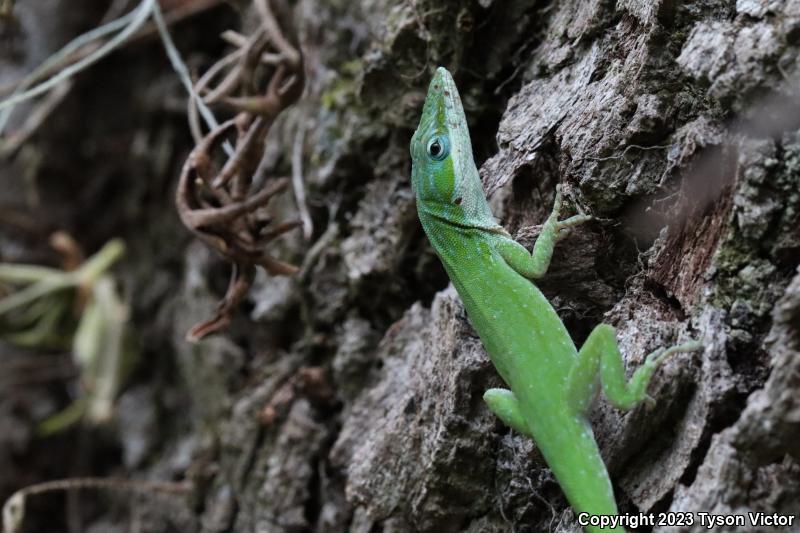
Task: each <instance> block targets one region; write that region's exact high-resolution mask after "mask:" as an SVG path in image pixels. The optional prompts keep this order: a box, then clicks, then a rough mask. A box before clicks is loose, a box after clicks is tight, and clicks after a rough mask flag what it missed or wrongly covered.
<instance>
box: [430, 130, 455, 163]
mask: <svg viewBox="0 0 800 533" xmlns="http://www.w3.org/2000/svg"><path fill="white" fill-rule="evenodd" d="M427 150H428V155H429V156H430V157H431V159H433V160H434V161H441V160H443V159H444V158H445V157H447V156H448V154H449V153H450V141H449V140H448V139H447V136H445V135H437V136H435V137H433V138H431V140H430V141H428V149H427Z"/></svg>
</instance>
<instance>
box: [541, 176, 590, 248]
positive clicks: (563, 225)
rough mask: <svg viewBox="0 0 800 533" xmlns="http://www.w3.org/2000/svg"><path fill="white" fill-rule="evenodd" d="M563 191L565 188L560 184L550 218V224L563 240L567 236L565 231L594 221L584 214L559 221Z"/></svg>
mask: <svg viewBox="0 0 800 533" xmlns="http://www.w3.org/2000/svg"><path fill="white" fill-rule="evenodd" d="M562 190H563V187H562V185H561V184H560V183H559V184H558V185H556V197H555V200H553V211H552V212H551V213H550V217H549V219H548V222H549V223H550V224H552V227H553V230H554V231H555V234H556V238H557V239H561V238H563V237H565V236H566V232H565V231H564V230H567V229H569V228H571V227H573V226H577V225H579V224H583V223H584V222H588V221H590V220H592V217H591V216H590V215H584V214H580V215H574V216H571V217H569V218H567V219H564V220H558V216H559V214H560V213H561V206H562V204H563V194H562Z"/></svg>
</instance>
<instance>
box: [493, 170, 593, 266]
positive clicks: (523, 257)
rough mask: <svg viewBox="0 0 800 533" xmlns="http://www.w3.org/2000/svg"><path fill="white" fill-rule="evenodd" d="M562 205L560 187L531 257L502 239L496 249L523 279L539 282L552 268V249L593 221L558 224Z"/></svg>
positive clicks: (578, 218)
mask: <svg viewBox="0 0 800 533" xmlns="http://www.w3.org/2000/svg"><path fill="white" fill-rule="evenodd" d="M561 204H562V199H561V185H560V184H559V185H556V198H555V201H554V202H553V211H552V212H551V213H550V216H549V217H547V220H546V221H545V223H544V225H543V226H542V232H541V233H540V234H539V237H538V238H537V239H536V243H535V244H534V245H533V252H532V253H528V250H527V249H526V248H525V247H524V246H522V245H521V244H520V243H518V242H516V241H514V240H511V239H509V238H504V239H502V240H501V241H500V242H499V244H498V245H497V251H498V252H499V253H500V255H501V256H502V257H503V259H504V260H505V261H506V263H508V265H509V266H510V267H511V268H513V269H514V270H515V271H516V272H518V273H519V274H520V275H522V276H525V277H526V278H528V279H538V278H541V277H542V276H544V275H545V273H546V272H547V269H548V268H549V267H550V260H551V259H552V258H553V249H554V248H555V245H556V243H557V242H558V241H560V240H561V239H563V238H564V237H565V236H566V230H567V229H569V228H571V227H572V226H577V225H578V224H583V223H584V222H587V221H589V220H591V219H592V217H591V216H589V215H575V216H572V217H569V218H567V219H565V220H559V219H558V216H559V214H560V212H561Z"/></svg>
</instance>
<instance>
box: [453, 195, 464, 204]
mask: <svg viewBox="0 0 800 533" xmlns="http://www.w3.org/2000/svg"><path fill="white" fill-rule="evenodd" d="M461 200H462V199H461V197H460V196H459V197H458V198H456V199H455V200H453V203H454V204H456V205H461Z"/></svg>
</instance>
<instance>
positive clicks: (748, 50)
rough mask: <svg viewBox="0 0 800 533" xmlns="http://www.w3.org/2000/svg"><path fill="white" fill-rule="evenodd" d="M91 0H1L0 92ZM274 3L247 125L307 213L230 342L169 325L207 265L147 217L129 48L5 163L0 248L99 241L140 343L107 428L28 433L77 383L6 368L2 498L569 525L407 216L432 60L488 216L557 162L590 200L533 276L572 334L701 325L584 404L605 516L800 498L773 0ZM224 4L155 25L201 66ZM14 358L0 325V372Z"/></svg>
mask: <svg viewBox="0 0 800 533" xmlns="http://www.w3.org/2000/svg"><path fill="white" fill-rule="evenodd" d="M243 4H246V3H244V2H243ZM90 7H91V9H90ZM90 7H87V8H86V10H85V11H83V12H82V13H79V14H76V13H75V12H74V11H73V10H71V9H70V7H69V6H68V5H66V4H64V3H59V2H46V1H44V0H42V1H39V2H34V1H30V2H19V5H18V6H17V8H16V12H17V14H18V20H19V23H18V24H17V25H13V26H12V25H5V26H2V30H0V43H2V44H0V84H2V83H4V82H7V81H8V80H11V79H14V78H15V77H17V76H19V75H20V72H23V71H25V70H26V69H30V68H32V66H33V65H35V64H37V63H38V62H39V61H41V60H42V58H43V57H46V55H47V54H48V53H50V52H52V51H53V50H54V49H55V48H56V47H57V46H58V45H59V44H60V43H63V42H65V41H66V40H67V39H68V38H69V36H71V35H74V34H75V33H76V32H78V31H80V29H85V28H90V27H93V25H95V24H96V23H97V21H98V18H99V16H100V14H101V13H102V11H103V9H104V8H105V3H104V2H99V1H98V2H93V3H92V6H90ZM293 8H294V16H295V22H296V24H297V26H298V28H299V31H300V35H301V38H302V46H303V50H304V53H305V60H306V69H307V72H308V80H309V82H308V89H307V93H306V96H305V98H304V99H303V101H302V102H301V104H300V105H298V106H296V107H295V108H294V109H292V110H291V111H290V112H288V113H286V114H284V115H283V116H282V117H281V119H280V123H279V124H278V125H276V127H275V128H274V130H273V132H271V135H270V138H269V139H268V144H267V151H268V158H267V168H268V170H269V172H270V173H271V174H274V175H286V174H288V172H289V168H290V154H291V150H292V147H293V142H295V141H294V139H295V137H296V136H295V131H296V128H297V124H298V123H300V122H301V121H302V122H304V123H305V127H306V131H307V134H306V136H305V139H304V145H303V146H304V156H305V164H304V171H305V172H304V178H305V184H306V188H307V192H308V194H309V205H310V208H311V210H312V215H313V218H314V222H315V232H314V236H313V238H312V240H311V242H305V241H303V239H302V237H301V236H300V235H299V233H298V234H296V235H295V234H292V235H290V236H289V237H288V238H284V239H283V240H282V241H281V243H280V250H281V252H280V254H277V255H280V257H282V258H284V259H286V260H290V261H295V262H296V263H298V264H302V270H301V272H300V273H299V274H298V275H296V276H294V277H293V278H291V279H286V278H267V277H265V276H264V277H261V278H259V280H258V281H257V283H256V287H255V289H254V290H253V291H252V293H251V296H250V302H249V304H248V305H246V306H243V308H242V309H241V312H240V314H239V316H238V317H237V318H236V320H235V321H234V324H233V326H232V327H231V329H230V331H229V332H228V333H227V334H225V335H220V336H216V337H213V338H210V339H207V340H205V341H202V342H200V343H199V344H196V345H190V344H187V343H186V342H185V341H184V340H183V337H184V334H185V332H186V330H187V329H188V328H189V327H190V326H191V325H193V324H194V323H196V322H197V321H198V320H200V319H203V318H206V317H207V316H208V315H209V314H210V313H211V312H212V310H213V306H214V302H215V301H216V300H217V299H218V297H219V296H220V294H222V293H223V292H224V290H225V286H224V283H225V280H226V278H227V272H226V270H225V267H224V265H223V263H222V262H221V261H220V260H219V259H218V258H217V257H215V256H214V255H212V254H211V252H209V251H208V250H207V249H206V248H204V247H203V245H202V244H200V243H198V242H194V241H192V239H191V237H190V236H189V234H188V232H187V231H185V229H183V228H182V227H181V226H180V224H179V222H178V219H177V217H176V215H175V213H174V211H173V207H172V202H171V198H172V193H173V188H174V184H175V179H176V176H177V173H178V169H179V167H180V165H181V164H182V162H183V158H185V156H186V154H187V153H188V150H189V149H190V140H189V136H188V134H187V130H186V127H185V122H184V120H185V117H184V115H183V111H182V110H183V99H184V95H183V93H182V89H181V87H180V85H179V83H178V82H177V81H176V79H175V77H174V75H173V74H172V73H171V71H170V70H169V68H168V63H167V61H166V60H165V58H164V56H163V53H162V51H161V49H160V47H159V45H158V43H157V42H156V41H152V40H151V41H147V42H139V43H137V44H134V45H131V46H130V47H128V48H126V49H125V50H123V51H121V52H118V53H117V54H115V55H114V56H112V57H111V58H109V59H108V60H106V61H104V62H103V63H102V64H100V65H98V66H97V67H96V68H95V69H93V70H91V71H89V72H87V73H85V74H83V75H81V76H80V77H79V78H78V80H77V81H76V84H75V87H74V88H73V89H72V91H71V93H70V95H69V96H68V97H67V98H66V99H65V101H64V102H63V103H62V105H61V106H60V107H59V108H58V109H57V110H56V111H55V112H54V114H53V115H52V116H51V117H50V119H49V121H48V122H47V123H46V124H45V125H44V126H43V127H42V128H41V129H40V130H39V132H38V133H37V135H36V136H35V137H34V138H32V139H31V141H30V142H29V143H28V144H26V145H25V146H24V147H23V148H22V149H21V150H20V151H18V152H17V153H16V154H15V156H14V157H13V158H9V159H7V160H5V161H3V162H2V163H0V182H1V183H3V186H2V187H1V188H0V189H2V190H1V192H0V209H2V210H4V212H5V213H7V215H6V216H4V217H3V222H2V223H3V226H2V233H0V238H1V239H2V241H0V242H2V249H0V253H1V254H2V257H1V258H0V259H2V260H3V261H22V260H24V261H29V262H30V261H36V262H42V263H48V262H53V261H54V258H53V255H52V253H51V252H49V251H48V250H47V247H46V245H45V244H44V241H43V236H45V235H46V234H47V233H48V232H49V231H51V230H53V229H68V230H69V231H70V232H71V233H72V234H73V235H75V236H76V238H77V239H78V240H79V241H80V242H81V244H82V245H84V246H85V247H86V248H87V249H89V250H92V249H95V248H97V247H98V246H99V245H101V244H102V243H103V242H105V241H106V240H108V239H109V238H111V237H115V236H121V237H123V238H124V239H125V240H126V241H127V243H128V245H129V250H130V251H129V253H128V255H127V257H126V259H125V260H124V262H123V263H122V264H121V265H120V267H119V269H118V271H119V273H120V278H121V280H122V281H123V283H124V286H125V292H126V294H127V295H128V300H129V302H130V305H131V306H132V313H133V314H132V317H133V324H134V327H135V328H136V331H137V338H138V344H139V349H140V352H141V354H142V355H141V361H140V364H139V367H138V370H137V371H136V373H135V374H134V376H133V377H132V378H131V380H130V381H129V385H128V387H127V388H126V390H125V391H124V393H123V394H122V396H121V398H120V401H119V405H118V408H117V417H116V421H115V423H114V424H112V425H111V426H109V427H100V428H91V427H84V428H75V429H73V430H71V431H68V432H66V433H64V434H61V435H59V436H57V437H53V438H49V439H45V440H42V439H39V438H37V437H36V436H35V434H34V433H33V430H32V428H33V427H34V424H35V422H36V421H37V420H41V419H42V418H43V417H45V416H47V415H48V414H52V413H53V412H55V411H56V410H57V409H58V408H60V407H63V406H64V405H65V404H66V401H67V399H68V397H69V395H70V394H73V393H74V384H72V385H71V384H70V382H68V381H67V382H65V381H57V382H49V383H45V384H42V383H33V384H31V383H27V382H23V378H24V376H20V377H18V378H15V379H16V380H15V379H10V380H3V381H2V382H0V387H2V388H0V472H3V475H2V476H0V497H5V496H7V495H8V494H10V493H11V492H13V490H15V489H17V488H19V487H21V486H24V485H26V484H29V483H32V482H35V481H40V480H44V479H50V478H55V477H65V476H70V475H89V474H91V475H100V476H102V475H112V474H114V475H118V476H119V475H123V476H129V477H142V478H148V479H161V480H167V479H184V478H186V479H190V480H192V481H193V482H194V483H195V487H196V489H195V490H194V491H193V493H192V495H191V497H190V498H188V499H187V501H172V500H170V501H162V500H157V499H152V498H144V499H136V500H134V499H131V498H124V497H123V498H115V497H114V496H109V495H101V496H96V495H82V496H81V498H80V504H81V505H80V508H79V509H78V510H77V511H75V507H73V512H72V515H73V517H72V519H71V522H72V523H73V524H74V523H76V520H77V519H76V518H75V515H77V516H79V517H80V519H81V521H82V523H83V524H84V527H85V528H86V530H89V531H107V530H109V528H111V527H117V528H121V527H123V526H125V527H133V526H132V525H131V524H137V525H138V526H139V527H140V528H141V529H139V530H140V531H170V530H176V529H177V530H183V531H189V530H197V531H205V532H222V531H266V532H294V531H319V532H326V531H346V530H349V531H353V532H364V533H366V532H370V531H383V532H387V533H389V532H398V533H399V532H406V531H439V532H441V531H467V532H475V533H477V532H490V531H498V532H499V531H562V532H567V531H579V528H578V526H577V525H576V521H575V517H574V516H573V513H572V512H571V511H570V510H569V508H568V506H567V504H566V501H565V499H564V497H563V495H562V494H561V492H560V490H559V488H558V485H557V484H556V482H555V480H554V478H553V476H552V474H551V473H550V471H549V470H548V469H547V467H546V465H545V464H544V463H543V460H542V459H541V457H540V456H539V454H538V453H537V451H536V446H535V445H534V444H533V443H532V442H530V441H529V440H528V439H526V438H523V437H521V436H519V435H518V434H516V433H514V432H513V431H512V430H509V429H508V428H506V427H504V426H502V425H501V424H500V423H499V422H498V421H497V420H496V418H495V417H494V416H493V415H492V414H491V413H490V412H489V411H488V409H487V408H486V406H485V405H484V404H483V402H482V400H481V395H482V393H483V391H484V390H485V389H486V388H488V387H491V386H497V385H499V378H498V377H497V375H496V373H495V371H494V369H493V368H492V366H491V364H490V363H489V361H488V359H487V357H486V354H485V352H484V350H483V348H482V347H481V344H480V341H479V340H478V338H477V337H476V335H475V333H474V331H473V330H472V328H471V326H470V325H469V323H468V321H467V318H466V315H465V314H464V310H463V307H462V306H461V303H460V301H459V298H458V296H457V294H456V293H455V292H454V290H453V289H452V287H448V281H447V278H446V275H445V273H444V271H443V269H442V268H441V266H440V264H439V263H438V260H437V258H436V257H435V256H434V254H433V252H432V250H431V249H430V247H429V245H428V244H427V242H426V240H425V238H424V235H423V234H422V232H421V229H420V227H419V225H418V223H417V221H416V213H415V207H414V200H413V196H412V193H411V189H410V181H409V172H410V163H409V156H408V142H409V139H410V137H411V134H412V132H413V129H414V128H415V126H416V124H417V121H418V114H419V112H420V109H421V103H422V100H423V98H424V94H425V90H426V88H427V83H428V80H429V76H430V74H431V72H432V71H433V68H434V67H435V66H438V65H444V66H446V67H448V68H449V69H450V70H451V71H452V72H453V73H454V75H455V77H456V81H457V83H458V84H459V89H460V91H461V93H462V98H463V100H464V103H465V106H466V108H467V109H466V111H467V116H468V117H469V119H470V121H471V124H470V125H471V131H472V137H473V139H472V140H473V145H474V146H475V152H476V156H477V157H478V159H479V161H478V162H479V166H480V169H481V176H482V178H483V180H484V184H485V187H486V189H487V191H490V192H491V193H492V194H493V197H492V200H491V201H492V205H493V207H494V210H495V214H496V215H497V216H498V217H499V218H500V219H501V220H502V223H503V224H504V226H505V227H506V228H508V229H509V231H511V233H512V234H516V235H517V236H518V237H519V239H520V241H521V242H523V243H524V244H526V245H530V244H531V243H532V242H533V240H534V237H535V235H536V225H537V224H539V223H541V221H542V220H543V219H544V217H545V216H546V215H547V213H548V212H549V209H550V206H551V203H552V198H553V190H554V186H555V184H556V183H559V182H561V183H565V184H566V186H567V190H568V192H569V199H570V201H571V202H572V203H573V205H577V206H580V207H581V208H582V209H583V210H584V211H586V212H589V213H591V214H593V215H594V216H595V217H596V221H595V222H593V223H591V224H587V225H586V226H585V227H581V228H580V229H577V230H575V231H574V232H573V235H571V236H570V237H569V238H568V239H567V240H565V241H563V242H562V243H561V245H560V247H559V249H558V251H557V253H556V257H555V260H554V263H553V266H552V268H551V273H550V274H549V275H548V276H547V278H546V279H545V280H544V281H543V283H542V284H541V286H542V288H543V290H544V291H545V293H546V295H547V296H548V297H549V298H550V299H551V301H552V302H553V303H554V305H555V306H556V308H557V309H558V310H559V313H560V315H561V316H562V318H563V320H564V321H565V323H566V324H567V327H568V329H569V330H570V332H571V333H572V335H573V338H574V340H575V341H576V344H580V343H581V342H582V341H583V339H584V338H585V336H586V335H587V334H588V332H589V331H590V330H591V328H592V327H593V326H595V325H596V324H598V323H599V322H607V323H610V324H612V325H614V326H615V327H616V328H617V331H618V338H619V340H620V345H621V347H622V350H623V352H624V353H625V355H626V359H627V364H628V367H629V368H631V369H632V368H635V367H636V366H637V365H639V364H640V363H641V362H642V360H643V357H644V355H645V354H646V353H648V352H649V351H651V350H653V349H655V348H657V347H660V346H663V345H665V344H669V343H671V342H673V341H674V340H675V339H677V338H678V337H679V336H681V337H695V338H698V339H701V340H702V341H703V342H704V344H705V346H706V349H705V351H704V352H703V353H702V355H699V354H698V355H691V354H681V355H679V356H676V357H674V358H673V359H671V360H670V361H669V362H668V363H666V364H665V365H664V366H663V368H662V369H661V370H659V372H658V373H657V374H656V376H655V378H654V383H653V385H652V388H651V395H652V396H653V397H654V398H655V399H656V401H657V408H656V409H654V410H648V409H647V408H645V407H641V408H637V409H634V410H633V411H631V412H629V413H621V412H619V411H616V410H614V409H613V408H611V407H610V406H608V405H607V404H605V403H604V401H600V402H598V404H597V407H596V408H595V410H594V412H593V415H592V421H593V426H594V428H595V434H596V436H597V440H598V442H599V444H600V447H601V449H602V453H603V456H604V457H605V459H606V462H607V464H608V466H609V470H610V472H611V478H612V480H613V481H614V484H615V491H616V494H617V498H618V501H619V503H620V507H621V510H623V511H625V512H630V513H634V512H640V511H641V512H648V513H649V512H663V511H688V512H693V513H697V512H699V511H703V512H713V513H744V512H746V511H748V510H754V511H766V512H769V513H772V512H779V513H787V514H794V515H798V514H799V513H800V482H798V479H800V463H799V462H800V448H798V442H800V400H798V398H800V273H798V269H797V268H798V263H800V89H798V87H800V57H799V56H798V49H799V47H800V1H798V0H770V1H755V0H738V1H734V0H704V1H700V2H687V3H683V2H672V1H669V0H654V1H640V0H618V1H616V2H613V1H605V0H566V1H562V2H544V1H541V2H522V1H507V2H499V1H496V0H476V1H472V2H455V1H445V0H415V1H404V2H399V1H389V0H362V1H360V2H349V1H343V0H342V1H334V0H330V1H328V2H322V1H316V0H299V1H298V2H296V3H295V4H294V6H293ZM60 11H63V12H64V14H68V15H69V16H66V15H65V16H63V17H55V16H45V15H44V14H43V13H47V14H48V15H51V14H52V13H59V12H60ZM248 13H249V12H248V10H247V8H245V9H244V10H243V11H241V12H240V13H239V14H237V12H236V11H233V10H232V9H230V8H228V7H225V6H222V7H220V8H217V9H215V10H213V11H210V12H208V13H206V14H202V15H199V16H197V17H194V18H192V19H189V20H187V21H184V22H182V23H181V24H179V25H177V26H175V27H173V32H174V33H175V37H176V39H177V40H178V44H179V46H180V48H181V50H183V51H184V53H185V54H186V56H187V57H188V58H189V59H190V62H191V63H192V64H193V65H196V66H197V67H198V68H205V67H207V66H208V65H209V64H211V63H213V61H214V60H215V59H216V58H218V57H220V55H221V53H222V50H223V46H222V44H220V42H219V41H218V39H217V37H216V36H217V35H218V34H219V32H220V31H223V30H225V29H228V28H232V27H234V28H235V27H239V26H240V25H241V23H240V20H241V19H245V20H246V19H247V18H248V16H249V15H248ZM0 24H2V23H0ZM45 25H53V27H52V28H49V27H45ZM6 42H7V43H9V45H6V44H5V43H6ZM9 52H13V53H9ZM293 205H294V204H293V199H292V197H291V195H290V194H287V195H284V196H283V197H281V199H280V201H278V202H274V203H273V206H274V207H273V209H277V210H278V211H279V217H278V218H283V219H287V218H289V217H290V216H291V215H292V213H293V211H294V206H293ZM12 213H13V214H14V215H15V216H11V214H12ZM16 215H18V216H16ZM20 221H22V222H20ZM23 222H24V223H23ZM15 224H16V225H15ZM20 224H22V225H20ZM41 355H42V354H38V353H30V352H24V351H22V350H19V349H14V348H11V347H9V346H5V345H4V346H2V348H1V351H0V364H8V362H9V361H19V360H22V359H24V358H34V357H39V356H41ZM8 368H11V367H10V366H9V367H8ZM0 372H3V373H5V374H6V375H7V376H11V377H12V378H13V375H12V374H11V373H10V372H11V371H10V370H8V371H5V370H3V371H0ZM7 381H8V383H7ZM131 502H133V503H131ZM63 503H64V500H63V499H62V498H60V497H58V496H54V497H50V496H41V497H38V498H36V499H32V500H31V502H30V509H31V510H30V513H29V520H28V521H27V522H26V524H27V529H28V530H30V531H55V530H64V529H65V528H66V527H67V525H66V523H67V520H66V519H65V518H64V511H63V509H64V506H63ZM795 524H796V529H795V530H797V531H800V526H797V524H798V519H796V520H795ZM655 530H656V531H702V530H704V528H703V527H702V526H700V525H699V524H697V523H696V524H695V526H693V527H689V528H666V527H657V528H655ZM722 530H726V529H724V528H719V529H718V531H722ZM727 530H730V531H749V530H753V531H755V530H757V529H756V528H753V529H741V528H737V527H733V528H729V529H727Z"/></svg>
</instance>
